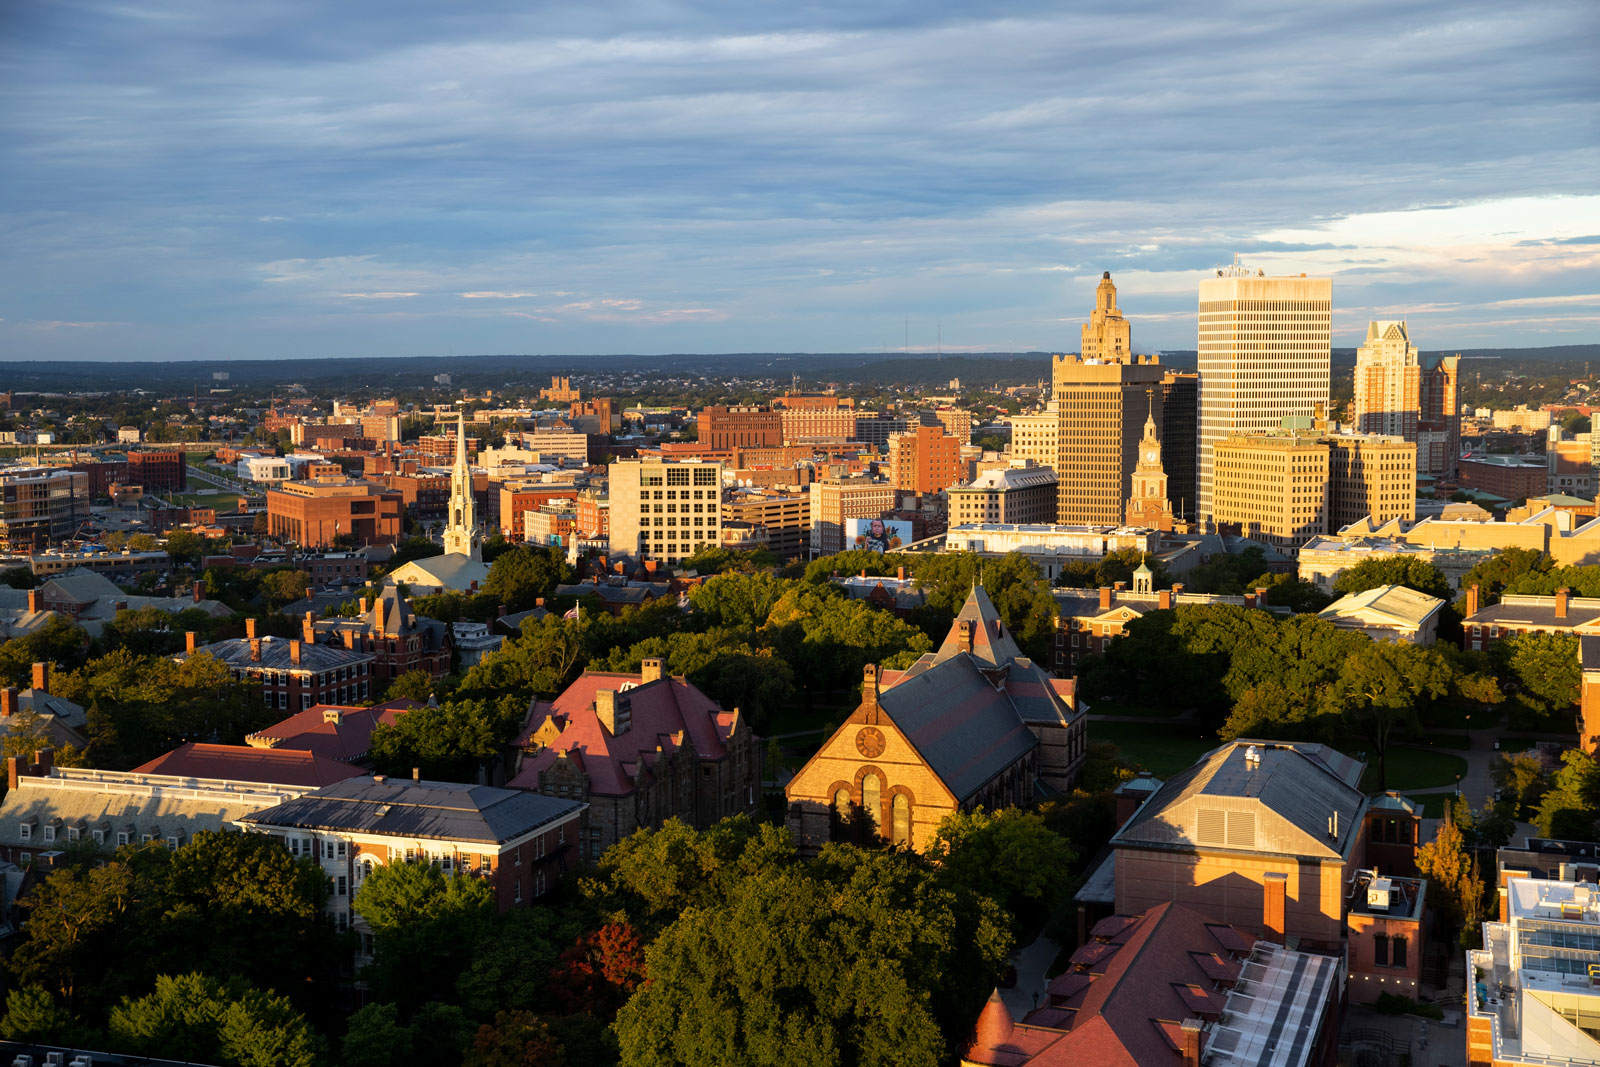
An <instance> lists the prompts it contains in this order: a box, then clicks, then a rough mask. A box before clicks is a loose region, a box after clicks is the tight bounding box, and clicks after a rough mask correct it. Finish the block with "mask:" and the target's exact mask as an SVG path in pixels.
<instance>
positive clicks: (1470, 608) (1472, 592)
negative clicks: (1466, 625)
mask: <svg viewBox="0 0 1600 1067" xmlns="http://www.w3.org/2000/svg"><path fill="white" fill-rule="evenodd" d="M1477 613H1478V587H1477V586H1473V587H1472V588H1471V589H1468V590H1467V618H1469V619H1470V618H1472V616H1474V615H1476V614H1477Z"/></svg>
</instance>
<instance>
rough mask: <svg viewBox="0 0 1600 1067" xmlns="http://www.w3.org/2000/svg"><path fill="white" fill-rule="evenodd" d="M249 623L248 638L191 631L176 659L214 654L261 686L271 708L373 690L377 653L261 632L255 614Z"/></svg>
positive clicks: (361, 696) (346, 699) (342, 700)
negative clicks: (204, 638) (212, 637)
mask: <svg viewBox="0 0 1600 1067" xmlns="http://www.w3.org/2000/svg"><path fill="white" fill-rule="evenodd" d="M244 626H245V636H244V637H236V638H233V639H231V640H228V641H215V642H212V643H211V644H209V645H201V644H198V643H197V642H196V635H195V634H194V632H193V631H190V632H189V633H188V634H187V635H186V636H187V638H188V648H187V650H186V651H184V652H183V653H181V654H180V655H178V656H177V657H176V658H177V659H179V660H183V659H187V658H188V657H189V656H192V655H195V654H196V653H206V654H208V655H212V656H215V657H216V658H217V659H219V660H221V661H222V662H223V664H224V665H226V666H227V668H228V673H229V674H231V675H233V677H234V678H235V679H237V680H239V681H243V682H251V683H253V684H255V685H259V686H260V687H261V699H262V702H263V703H265V704H266V705H267V707H269V708H281V709H283V710H285V711H289V710H300V711H303V710H305V709H307V708H309V707H311V706H312V705H313V704H349V703H354V702H356V701H361V700H365V699H367V698H368V697H369V696H371V695H372V661H373V655H372V653H370V652H358V651H355V650H353V649H344V648H334V647H332V646H330V645H318V644H314V643H312V642H308V641H304V640H301V639H300V638H293V639H285V638H282V637H258V636H256V620H254V619H246V620H245V621H244Z"/></svg>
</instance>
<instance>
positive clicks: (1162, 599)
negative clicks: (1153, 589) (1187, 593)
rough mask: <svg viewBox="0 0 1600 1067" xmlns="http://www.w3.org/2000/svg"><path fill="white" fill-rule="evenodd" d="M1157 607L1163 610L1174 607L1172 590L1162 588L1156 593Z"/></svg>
mask: <svg viewBox="0 0 1600 1067" xmlns="http://www.w3.org/2000/svg"><path fill="white" fill-rule="evenodd" d="M1156 607H1157V608H1158V609H1160V610H1161V611H1166V610H1167V609H1168V608H1170V607H1172V590H1170V589H1162V590H1160V591H1158V592H1157V593H1156Z"/></svg>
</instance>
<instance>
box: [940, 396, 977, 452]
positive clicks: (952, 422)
mask: <svg viewBox="0 0 1600 1067" xmlns="http://www.w3.org/2000/svg"><path fill="white" fill-rule="evenodd" d="M930 417H931V418H932V420H933V422H934V423H937V424H938V425H940V426H942V427H944V432H945V433H947V434H949V435H950V436H951V437H954V438H955V439H956V440H957V441H960V442H961V443H962V444H964V445H966V444H971V443H972V412H970V411H967V410H965V409H964V408H957V407H951V406H950V405H948V404H941V405H939V406H938V407H936V408H934V409H933V413H932V415H931V416H930Z"/></svg>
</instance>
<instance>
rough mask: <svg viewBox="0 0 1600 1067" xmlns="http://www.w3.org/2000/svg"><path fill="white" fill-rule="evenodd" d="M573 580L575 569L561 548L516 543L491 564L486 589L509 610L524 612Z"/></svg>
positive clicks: (484, 589) (484, 587) (485, 590)
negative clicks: (568, 562) (540, 599)
mask: <svg viewBox="0 0 1600 1067" xmlns="http://www.w3.org/2000/svg"><path fill="white" fill-rule="evenodd" d="M570 581H572V568H571V567H570V566H568V565H567V561H566V559H565V557H564V556H562V554H561V550H560V549H559V548H553V547H552V548H535V547H531V546H529V545H513V546H512V547H510V548H508V549H506V551H504V552H502V553H501V554H500V555H499V557H498V558H496V559H495V561H494V562H493V563H492V564H491V565H490V567H489V576H488V577H487V578H485V579H484V583H483V591H484V592H485V593H486V594H488V596H489V597H490V598H492V599H493V600H494V601H495V602H496V603H500V604H504V605H506V608H507V610H509V611H525V610H527V609H528V608H531V607H533V606H534V602H535V601H536V600H538V599H539V598H541V597H548V596H550V595H551V594H552V593H554V592H555V589H556V586H557V585H560V584H562V583H563V582H570Z"/></svg>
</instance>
